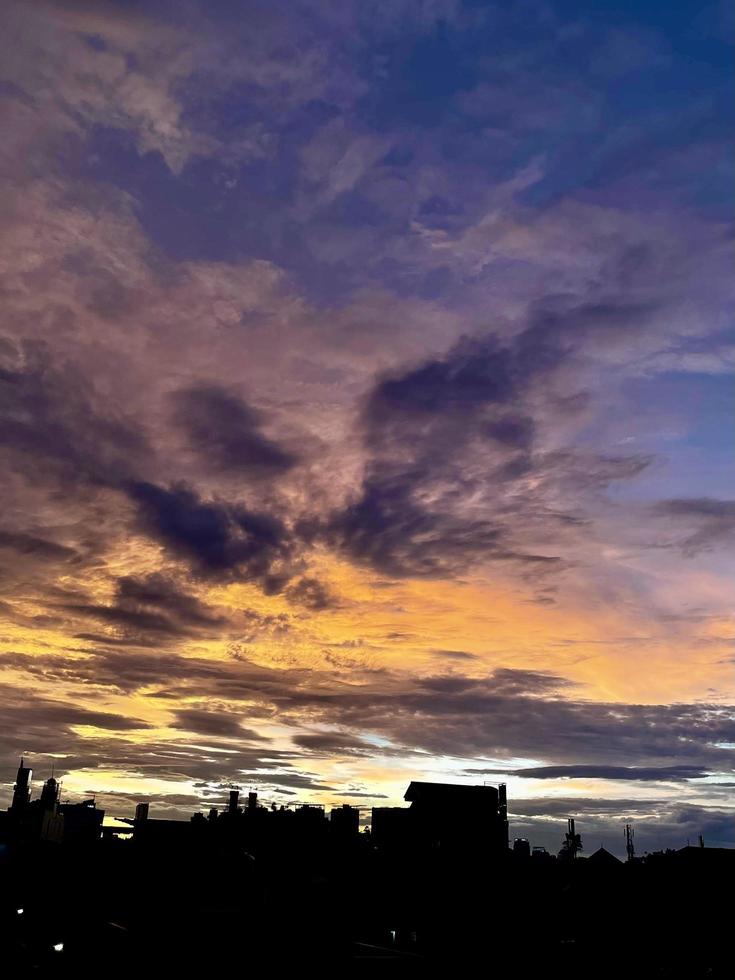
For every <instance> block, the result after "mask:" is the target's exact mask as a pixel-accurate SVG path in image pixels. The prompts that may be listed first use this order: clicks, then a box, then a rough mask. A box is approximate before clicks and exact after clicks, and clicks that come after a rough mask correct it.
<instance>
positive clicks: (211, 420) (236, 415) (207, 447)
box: [172, 385, 296, 477]
mask: <svg viewBox="0 0 735 980" xmlns="http://www.w3.org/2000/svg"><path fill="white" fill-rule="evenodd" d="M172 397H173V401H174V405H175V416H176V421H177V423H178V424H179V425H180V426H181V427H182V428H183V429H184V431H185V432H186V433H187V436H188V438H189V439H190V441H191V443H192V445H193V446H194V448H196V449H197V450H198V451H199V453H200V454H201V455H202V458H203V459H204V460H205V461H206V462H207V463H210V464H213V465H214V466H216V467H217V468H219V469H221V470H223V471H224V472H227V473H240V474H243V475H249V474H252V475H255V476H270V477H275V476H278V474H280V473H284V472H286V471H287V470H289V469H291V467H292V466H294V465H295V463H296V457H295V456H294V455H293V454H291V453H289V452H287V451H286V450H285V449H282V448H281V447H280V446H279V445H277V444H276V443H275V442H273V441H272V440H271V439H269V438H267V436H265V435H263V433H262V431H261V427H262V425H263V416H262V414H261V413H260V412H257V411H256V410H255V409H253V408H252V407H250V406H249V405H248V404H247V403H246V402H245V401H243V400H242V399H241V398H238V397H237V396H236V395H234V394H232V393H229V392H227V391H224V390H223V389H222V388H219V387H217V386H216V385H199V386H197V387H193V388H186V389H180V390H179V391H177V392H174V394H173V396H172Z"/></svg>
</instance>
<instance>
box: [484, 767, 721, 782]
mask: <svg viewBox="0 0 735 980" xmlns="http://www.w3.org/2000/svg"><path fill="white" fill-rule="evenodd" d="M465 771H466V772H467V774H468V775H471V776H521V777H523V778H524V779H622V780H633V781H638V780H640V781H642V782H677V783H678V782H686V781H687V780H689V779H703V778H704V777H705V776H708V775H710V772H709V771H708V770H707V769H703V768H702V767H701V766H536V767H534V768H531V769H466V770H465Z"/></svg>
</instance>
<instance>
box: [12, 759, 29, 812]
mask: <svg viewBox="0 0 735 980" xmlns="http://www.w3.org/2000/svg"><path fill="white" fill-rule="evenodd" d="M24 761H25V760H24V759H22V758H21V760H20V765H19V766H18V773H17V775H16V777H15V785H14V786H13V802H12V803H11V804H10V809H11V810H22V809H23V807H25V806H27V805H28V803H29V802H30V799H31V779H32V777H33V770H32V769H29V768H28V767H27V766H25V765H24V764H23V763H24Z"/></svg>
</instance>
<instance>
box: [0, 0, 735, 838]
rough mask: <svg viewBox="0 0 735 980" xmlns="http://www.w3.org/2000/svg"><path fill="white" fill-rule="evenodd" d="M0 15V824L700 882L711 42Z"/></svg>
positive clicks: (707, 702)
mask: <svg viewBox="0 0 735 980" xmlns="http://www.w3.org/2000/svg"><path fill="white" fill-rule="evenodd" d="M2 6H3V11H2V14H1V15H0V16H1V17H2V24H1V25H0V55H1V56H0V64H1V65H2V75H1V81H0V98H1V104H2V120H3V121H2V141H0V168H1V181H2V204H1V208H2V210H1V220H0V270H1V272H0V289H1V290H2V307H1V309H2V314H1V316H2V319H1V321H0V453H1V455H2V481H1V482H0V587H1V590H2V591H1V593H0V614H2V617H3V627H2V630H1V631H0V641H1V642H0V685H1V691H0V698H1V707H0V783H2V785H1V786H0V806H3V807H4V806H7V805H8V802H9V798H10V794H11V792H12V783H13V780H14V776H15V769H16V767H17V764H18V757H19V756H20V755H21V754H22V753H23V754H25V755H26V757H27V761H28V764H29V765H31V766H32V767H33V769H34V779H35V780H36V781H38V780H39V779H44V778H46V775H47V773H48V772H49V770H50V767H51V765H52V763H54V764H55V767H56V774H57V776H59V775H60V777H61V778H62V780H63V786H64V794H63V795H64V797H65V798H69V799H81V798H83V797H84V796H86V795H88V794H90V793H93V792H94V793H96V794H97V800H98V802H99V804H100V805H102V806H104V807H105V809H106V811H107V812H108V814H110V815H116V816H130V815H131V814H132V810H133V807H134V805H135V802H136V801H138V800H149V801H150V803H151V816H156V815H158V816H174V817H178V818H182V819H186V818H187V817H188V816H189V815H190V814H191V813H192V812H194V811H196V810H201V809H204V810H206V809H208V808H209V807H210V806H212V805H218V804H220V803H221V802H222V800H223V799H224V797H225V796H226V792H225V790H226V788H227V787H229V786H230V785H237V786H240V787H241V788H242V789H243V790H244V791H247V790H248V789H253V788H257V789H258V790H259V793H260V795H261V797H262V798H263V799H264V800H267V801H269V802H270V801H276V802H279V803H281V802H283V803H288V802H294V801H315V802H324V803H327V804H332V803H341V802H351V803H353V804H355V805H361V806H365V807H367V808H369V807H370V806H372V805H391V804H396V803H399V802H400V801H401V800H402V796H403V792H404V790H405V788H406V786H407V784H408V782H409V781H410V780H411V779H422V778H423V779H434V780H442V781H449V782H467V783H473V782H474V783H482V782H483V781H487V782H491V783H497V782H498V781H505V782H506V783H507V784H508V795H509V803H510V818H511V835H512V836H520V835H523V836H528V837H530V838H531V839H532V843H539V844H545V845H546V846H548V847H550V848H551V847H553V848H554V849H556V848H557V847H558V845H559V843H560V840H561V835H562V833H563V829H564V826H563V822H564V820H565V819H566V817H567V816H569V815H571V816H576V817H577V820H578V823H579V828H578V829H580V830H581V832H582V835H583V838H584V839H585V842H589V844H590V845H594V847H596V846H598V844H599V843H600V842H601V841H604V843H605V845H606V846H608V847H609V849H611V850H617V851H620V850H622V845H623V838H622V826H623V824H624V823H625V821H626V820H632V821H633V822H634V824H635V826H636V833H637V838H636V842H637V843H638V845H639V847H640V848H641V849H653V848H654V847H658V846H667V845H669V844H671V845H676V846H679V845H680V844H683V843H685V842H686V839H687V838H688V837H690V838H695V837H696V836H697V834H699V833H703V834H704V836H705V839H707V840H708V841H710V842H711V843H712V844H715V843H718V844H723V845H725V844H729V845H730V846H735V707H734V705H735V670H734V668H735V651H734V650H733V622H732V598H733V588H732V583H733V568H732V565H733V562H732V552H733V544H734V543H735V499H733V467H732V462H733V453H732V420H733V386H732V369H733V361H734V360H735V358H734V357H733V351H734V350H735V345H734V344H733V331H732V308H733V292H735V290H734V289H733V282H734V281H735V280H734V279H733V274H732V273H733V265H732V260H733V254H732V253H733V250H732V237H731V236H732V232H731V222H732V216H733V187H734V186H735V184H733V176H734V175H733V166H732V161H733V155H732V153H733V147H732V139H731V137H732V122H733V118H732V117H733V112H732V106H733V95H734V94H735V93H734V92H733V88H734V87H735V86H734V85H733V73H732V67H731V57H732V55H731V41H732V33H733V32H732V7H731V5H730V4H729V3H727V2H724V0H723V2H722V3H717V2H715V3H712V4H707V3H703V2H690V0H679V2H676V3H671V2H666V3H664V2H658V0H636V2H634V0H619V2H610V3H608V2H605V0H601V2H595V3H589V2H588V3H582V2H572V0H569V2H566V0H554V2H544V0H538V2H536V0H534V2H530V0H529V2H524V0H518V2H514V3H512V4H509V3H500V2H497V3H496V2H482V0H464V2H461V0H339V2H337V0H334V2H328V0H323V2H317V0H268V2H250V0H209V2H204V0H201V2H195V0H145V2H143V0H140V2H134V0H124V2H123V0H119V2H106V0H100V2H95V0H63V2H62V0H58V2H50V0H47V2H43V0H34V2H28V0H23V2H16V0H6V2H5V3H4V4H3V5H2ZM34 785H35V786H36V789H38V782H35V784H34ZM365 812H366V814H368V813H369V810H366V811H365Z"/></svg>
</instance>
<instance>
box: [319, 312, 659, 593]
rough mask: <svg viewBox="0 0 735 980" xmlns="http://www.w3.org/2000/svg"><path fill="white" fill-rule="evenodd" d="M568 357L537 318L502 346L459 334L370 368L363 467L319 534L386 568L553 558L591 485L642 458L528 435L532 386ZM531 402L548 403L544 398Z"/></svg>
mask: <svg viewBox="0 0 735 980" xmlns="http://www.w3.org/2000/svg"><path fill="white" fill-rule="evenodd" d="M567 359H568V354H567V352H566V350H565V348H564V346H563V345H562V343H561V341H560V340H559V339H558V338H557V337H556V335H555V333H554V332H553V331H546V332H544V331H543V330H540V328H539V326H538V324H534V325H532V326H530V327H529V328H528V329H527V330H525V331H523V332H522V333H521V334H520V335H519V336H518V337H517V338H516V340H515V341H514V342H513V344H512V345H507V346H502V345H501V344H500V343H499V341H498V339H497V338H496V337H494V336H493V335H491V334H486V335H485V336H484V337H482V338H474V339H469V338H465V339H462V340H461V341H459V342H458V343H457V344H456V345H455V346H454V347H452V348H451V349H450V350H449V351H448V352H447V353H446V354H445V355H444V356H443V357H441V358H435V359H431V360H429V361H427V362H425V363H424V364H422V365H420V366H419V367H417V368H413V369H409V370H408V371H406V372H404V373H400V374H396V375H394V376H391V377H387V378H383V379H379V380H378V381H377V382H376V384H375V386H374V387H373V389H372V391H371V392H370V394H369V396H368V399H367V401H366V404H365V408H364V412H363V418H362V431H363V438H364V443H365V449H366V455H367V459H366V465H365V476H364V478H363V481H362V485H361V487H360V490H359V492H358V494H357V495H356V496H355V498H354V499H353V500H351V501H349V502H348V504H347V506H346V507H345V508H344V510H342V511H341V512H337V513H335V514H334V515H333V516H332V518H331V521H330V523H329V524H328V527H327V537H328V539H330V540H332V541H333V542H334V543H335V544H337V545H338V546H339V547H342V548H343V549H344V550H345V551H346V552H347V554H349V555H350V556H351V557H352V558H353V559H355V560H357V561H360V562H364V563H366V564H369V565H371V566H372V567H373V568H375V569H377V570H378V571H380V572H382V573H384V574H388V575H394V576H411V575H413V576H441V575H448V576H453V575H458V574H462V573H463V572H464V571H466V570H467V569H468V568H470V567H472V566H473V565H476V564H477V563H484V564H488V563H504V564H506V565H507V566H508V567H509V568H510V569H513V568H515V569H516V571H520V572H521V573H524V574H525V573H527V572H528V571H529V570H534V571H535V572H536V573H538V572H541V571H542V570H543V569H544V568H546V569H547V570H551V571H558V570H559V569H558V567H557V566H560V567H561V566H563V558H564V556H563V555H560V554H558V553H557V549H562V550H566V549H569V550H572V548H573V543H574V537H573V536H570V532H573V531H574V529H575V528H576V527H579V526H581V525H582V524H584V523H585V518H584V517H583V516H581V515H580V510H582V509H583V507H584V506H585V504H586V503H587V504H589V502H590V501H589V498H590V497H592V498H594V495H597V494H599V493H601V492H603V491H604V490H605V489H606V488H607V487H608V486H609V484H610V483H612V482H613V481H616V480H625V479H631V478H633V477H635V476H637V475H638V474H640V473H641V472H642V471H643V470H644V469H645V468H646V467H647V466H649V465H650V463H651V457H650V456H646V455H642V454H630V455H628V456H622V455H614V456H613V455H607V454H603V453H595V452H583V451H581V450H577V449H571V448H569V449H555V450H553V451H544V449H543V448H542V447H538V448H536V446H535V441H536V436H535V434H536V430H537V423H536V422H535V420H534V419H533V418H532V417H531V415H529V409H530V407H531V406H532V405H534V404H535V403H536V402H537V395H536V394H535V391H536V389H537V388H539V386H540V385H542V384H543V385H549V384H551V383H552V381H553V377H554V374H555V372H556V371H557V370H558V369H560V368H561V366H562V365H563V364H564V362H565V361H566V360H567ZM538 404H539V411H540V410H541V409H548V408H549V407H550V406H549V404H548V397H545V398H542V399H541V401H540V403H538ZM562 492H563V493H564V495H565V497H566V499H567V504H566V507H564V506H559V503H558V500H559V498H560V496H561V493H562ZM551 547H553V549H554V551H552V552H551V553H548V551H547V550H546V549H547V548H551Z"/></svg>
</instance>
